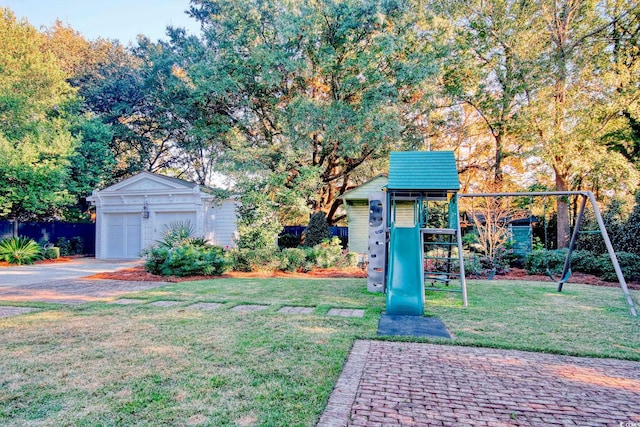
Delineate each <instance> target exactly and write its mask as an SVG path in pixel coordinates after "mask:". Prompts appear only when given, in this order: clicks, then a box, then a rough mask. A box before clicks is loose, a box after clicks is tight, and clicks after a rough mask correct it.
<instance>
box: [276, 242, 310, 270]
mask: <svg viewBox="0 0 640 427" xmlns="http://www.w3.org/2000/svg"><path fill="white" fill-rule="evenodd" d="M280 269H281V270H284V271H309V270H310V269H311V264H310V263H309V262H308V261H307V251H305V250H304V249H300V248H285V249H283V250H282V255H281V257H280Z"/></svg>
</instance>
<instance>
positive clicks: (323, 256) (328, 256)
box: [309, 237, 342, 268]
mask: <svg viewBox="0 0 640 427" xmlns="http://www.w3.org/2000/svg"><path fill="white" fill-rule="evenodd" d="M309 254H310V258H311V260H312V262H313V263H314V264H315V265H316V266H318V267H320V268H329V267H335V266H336V265H337V264H338V262H339V261H340V259H341V258H342V244H341V243H340V239H339V238H337V237H333V238H332V239H330V240H328V239H327V240H324V241H323V242H322V243H320V244H318V245H315V246H314V247H313V249H312V250H311V251H309Z"/></svg>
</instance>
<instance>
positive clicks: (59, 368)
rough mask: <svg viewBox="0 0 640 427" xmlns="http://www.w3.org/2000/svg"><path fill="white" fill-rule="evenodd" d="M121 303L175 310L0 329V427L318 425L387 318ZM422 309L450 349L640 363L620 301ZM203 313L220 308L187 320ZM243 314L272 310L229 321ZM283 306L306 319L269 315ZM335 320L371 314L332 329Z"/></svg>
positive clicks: (497, 297)
mask: <svg viewBox="0 0 640 427" xmlns="http://www.w3.org/2000/svg"><path fill="white" fill-rule="evenodd" d="M636 296H637V293H636ZM127 298H140V299H143V300H144V301H145V302H153V301H158V300H175V301H180V302H181V303H180V304H178V305H175V306H172V307H165V308H163V307H154V306H149V305H148V304H142V305H140V304H137V305H113V304H104V303H91V304H83V305H80V306H59V305H51V306H50V309H49V310H43V311H40V312H36V313H32V314H27V315H21V316H16V317H9V318H2V319H0V342H2V343H3V345H2V346H0V373H1V375H0V425H78V426H84V425H87V426H94V425H104V426H108V425H211V426H224V425H236V426H252V425H260V426H282V425H292V426H293V425H300V426H304V425H309V426H310V425H315V423H316V421H317V419H318V417H319V416H320V415H321V413H322V410H323V409H324V406H325V405H326V402H327V399H328V397H329V394H330V393H331V390H332V388H333V386H334V384H335V382H336V380H337V378H338V376H339V375H340V372H341V370H342V366H343V364H344V362H345V360H346V357H347V356H348V352H349V349H350V348H351V345H352V344H353V342H354V340H356V339H358V338H375V336H376V329H377V321H378V318H379V315H380V313H381V312H382V311H383V310H384V296H382V295H380V294H371V293H368V292H367V291H366V282H365V281H364V280H355V279H354V280H350V279H331V280H328V279H325V280H295V279H286V280H285V279H223V280H214V281H203V282H183V283H178V284H172V285H169V286H165V287H162V288H156V289H152V290H149V291H145V292H139V293H132V294H129V295H127ZM427 298H428V304H427V309H426V311H427V314H429V315H435V316H438V317H440V318H442V319H443V320H444V322H445V324H446V325H447V326H448V328H449V329H450V330H451V331H452V332H453V334H454V335H455V340H453V342H451V341H447V343H453V344H461V345H482V346H491V347H503V348H518V349H523V350H534V351H547V352H554V353H564V354H577V355H590V356H598V357H618V358H625V359H631V360H640V342H639V341H640V339H639V338H638V337H639V336H640V334H639V333H638V332H639V328H640V321H639V320H638V319H634V318H631V317H630V315H629V313H628V310H627V308H626V305H625V302H624V300H623V299H622V297H621V292H620V290H619V289H615V288H596V287H588V286H579V285H568V286H566V288H565V291H563V293H562V294H558V293H556V292H555V290H554V285H553V284H546V283H518V282H499V281H495V282H475V281H474V282H470V284H469V299H470V306H469V307H466V308H465V307H462V306H461V303H460V296H459V294H446V293H433V292H430V293H428V296H427ZM201 301H202V302H218V303H223V304H224V306H223V307H222V308H220V309H218V310H215V311H205V310H196V309H191V308H189V307H188V305H189V304H192V303H194V302H201ZM238 304H266V305H268V308H267V309H266V310H263V311H260V312H251V313H242V312H236V311H232V310H230V308H232V307H233V306H235V305H238ZM284 305H294V306H310V307H315V310H314V312H313V313H312V314H311V315H291V314H280V313H278V312H277V310H278V309H279V308H281V307H282V306H284ZM42 307H44V306H42ZM332 307H344V308H364V309H365V310H366V315H365V317H364V318H339V317H331V316H327V315H326V313H327V311H328V310H329V309H330V308H332ZM429 341H431V342H440V340H437V339H434V340H429Z"/></svg>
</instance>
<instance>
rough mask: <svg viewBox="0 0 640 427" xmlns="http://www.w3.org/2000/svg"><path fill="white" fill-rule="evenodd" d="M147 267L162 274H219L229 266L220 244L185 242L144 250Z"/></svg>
mask: <svg viewBox="0 0 640 427" xmlns="http://www.w3.org/2000/svg"><path fill="white" fill-rule="evenodd" d="M144 255H145V256H146V257H147V261H146V263H145V269H146V270H147V271H149V272H150V273H153V274H160V275H162V276H181V277H184V276H219V275H221V274H222V273H224V272H225V271H227V270H228V268H229V264H230V263H229V261H228V260H227V257H226V254H225V252H224V250H223V249H222V248H221V247H219V246H209V245H207V246H202V245H198V244H191V243H188V242H187V243H183V244H181V245H178V246H175V247H166V246H158V247H153V248H150V249H147V250H145V251H144Z"/></svg>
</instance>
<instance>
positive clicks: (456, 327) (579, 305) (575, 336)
mask: <svg viewBox="0 0 640 427" xmlns="http://www.w3.org/2000/svg"><path fill="white" fill-rule="evenodd" d="M468 292H469V307H466V308H465V307H462V303H461V302H460V295H459V294H452V293H444V292H427V301H428V302H427V307H426V314H427V315H431V316H436V317H439V318H440V319H442V320H443V321H444V323H445V324H446V325H447V327H448V328H449V330H450V331H451V332H453V333H454V334H455V340H454V342H455V343H456V344H460V345H472V346H484V347H498V348H508V349H519V350H528V351H538V352H548V353H557V354H568V355H576V356H591V357H612V358H620V359H630V360H640V318H638V317H636V318H634V317H632V316H631V315H630V312H629V309H628V305H627V303H626V300H625V299H624V298H623V294H622V291H621V290H620V288H605V287H596V286H588V285H579V284H572V283H571V284H565V286H564V288H563V291H562V292H561V293H558V292H557V291H556V284H555V283H546V282H524V281H499V280H496V281H471V282H469V284H468ZM633 294H634V295H635V300H636V301H638V300H640V298H638V297H639V296H640V292H637V291H636V292H634V293H633Z"/></svg>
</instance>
